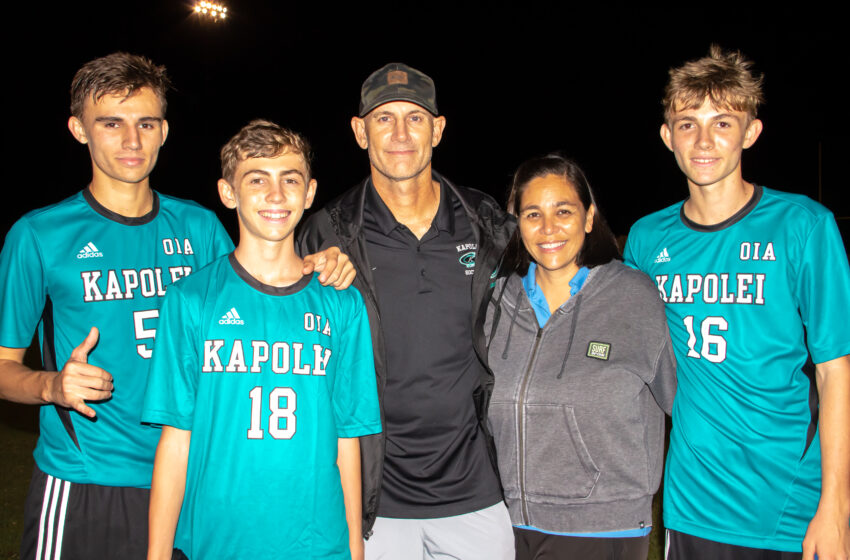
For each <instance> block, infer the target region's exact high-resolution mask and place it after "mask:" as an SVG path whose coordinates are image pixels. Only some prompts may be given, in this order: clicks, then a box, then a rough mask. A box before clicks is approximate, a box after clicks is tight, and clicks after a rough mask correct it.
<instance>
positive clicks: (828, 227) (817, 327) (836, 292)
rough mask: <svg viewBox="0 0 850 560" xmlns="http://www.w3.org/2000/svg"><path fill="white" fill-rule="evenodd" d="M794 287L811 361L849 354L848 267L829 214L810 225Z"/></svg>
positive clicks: (835, 227)
mask: <svg viewBox="0 0 850 560" xmlns="http://www.w3.org/2000/svg"><path fill="white" fill-rule="evenodd" d="M795 287H796V290H795V297H797V300H798V304H799V307H800V315H801V317H802V319H803V324H804V325H806V330H807V343H808V346H809V351H810V352H811V354H812V360H813V361H814V362H815V363H816V364H819V363H823V362H827V361H829V360H833V359H835V358H839V357H841V356H845V355H847V354H850V329H848V328H847V311H848V310H850V266H848V262H847V253H846V252H845V250H844V245H843V244H842V242H841V234H840V233H839V232H838V226H837V225H836V223H835V218H834V217H833V215H832V214H825V215H823V216H822V217H821V218H820V219H819V220H818V221H817V223H816V224H815V226H814V227H813V228H812V231H811V233H810V235H809V238H808V240H807V241H806V245H805V247H804V249H803V255H802V258H801V261H800V269H799V271H798V275H797V281H796V284H795Z"/></svg>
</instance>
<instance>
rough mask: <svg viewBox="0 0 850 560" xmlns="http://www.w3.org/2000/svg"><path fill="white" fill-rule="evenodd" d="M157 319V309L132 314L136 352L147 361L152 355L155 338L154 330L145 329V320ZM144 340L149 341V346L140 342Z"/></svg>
mask: <svg viewBox="0 0 850 560" xmlns="http://www.w3.org/2000/svg"><path fill="white" fill-rule="evenodd" d="M158 318H159V309H146V310H144V311H135V312H133V330H134V332H135V333H136V340H137V341H139V344H136V352H138V353H139V356H141V357H142V358H144V359H146V360H149V359H150V358H151V356H152V355H153V341H154V339H155V338H156V329H155V328H154V329H149V328H145V320H146V319H158ZM144 340H150V342H151V345H150V346H148V345H147V344H145V343H144V342H142V341H144Z"/></svg>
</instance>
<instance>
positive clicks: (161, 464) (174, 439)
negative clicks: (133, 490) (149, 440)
mask: <svg viewBox="0 0 850 560" xmlns="http://www.w3.org/2000/svg"><path fill="white" fill-rule="evenodd" d="M191 437H192V432H191V431H188V430H180V429H178V428H174V427H171V426H163V427H162V435H161V436H160V438H159V445H157V448H156V458H155V459H154V464H153V481H152V482H151V505H150V510H149V513H148V524H149V527H148V560H171V553H172V551H173V549H174V533H175V531H176V530H177V519H178V518H179V517H180V508H181V506H182V505H183V494H184V492H185V490H186V465H187V464H188V461H189V442H190V440H191Z"/></svg>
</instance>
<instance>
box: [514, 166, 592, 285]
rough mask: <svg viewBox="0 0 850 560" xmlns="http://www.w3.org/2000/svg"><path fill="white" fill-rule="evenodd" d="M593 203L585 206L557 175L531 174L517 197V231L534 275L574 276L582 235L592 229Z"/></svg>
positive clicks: (564, 179)
mask: <svg viewBox="0 0 850 560" xmlns="http://www.w3.org/2000/svg"><path fill="white" fill-rule="evenodd" d="M593 214H594V210H593V206H591V207H590V208H589V209H587V210H586V209H585V208H584V205H583V204H582V203H581V200H580V199H579V196H578V193H577V192H576V189H575V187H574V186H573V185H572V183H570V182H569V181H568V180H567V178H566V177H564V176H561V175H552V174H550V175H545V176H543V177H535V178H534V179H532V180H531V181H529V182H528V184H527V185H526V186H525V189H524V190H523V191H522V194H521V196H520V203H519V214H518V216H517V219H518V221H519V232H520V237H521V238H522V243H523V245H524V246H525V249H526V251H528V254H529V255H530V256H531V259H532V260H533V261H534V262H535V263H537V267H538V274H542V275H558V277H560V276H561V275H563V277H564V278H566V279H567V280H569V279H571V278H572V277H573V276H575V273H576V272H578V269H579V265H578V264H577V263H576V258H577V257H578V254H579V251H581V248H582V247H583V246H584V238H585V236H586V235H587V234H588V233H590V231H591V230H592V229H593Z"/></svg>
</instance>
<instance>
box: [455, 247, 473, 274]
mask: <svg viewBox="0 0 850 560" xmlns="http://www.w3.org/2000/svg"><path fill="white" fill-rule="evenodd" d="M455 249H457V252H458V253H463V254H462V255H461V256H460V257H459V258H458V259H457V260H458V262H459V263H460V264H462V265H463V266H464V268H466V270H465V271H464V272H465V273H466V275H467V276H472V275H473V274H475V254H476V252H477V251H478V243H461V244H460V245H456V246H455Z"/></svg>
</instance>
